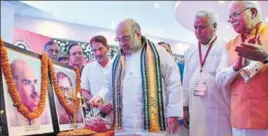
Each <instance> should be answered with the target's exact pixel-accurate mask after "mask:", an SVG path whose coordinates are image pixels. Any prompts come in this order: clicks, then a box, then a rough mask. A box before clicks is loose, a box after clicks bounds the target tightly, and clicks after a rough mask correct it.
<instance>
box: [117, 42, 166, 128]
mask: <svg viewBox="0 0 268 136" xmlns="http://www.w3.org/2000/svg"><path fill="white" fill-rule="evenodd" d="M142 43H143V47H142V51H141V57H140V59H141V65H140V66H141V67H140V68H141V77H142V90H143V102H144V103H143V111H144V129H148V130H149V131H150V132H159V131H164V130H166V124H165V114H164V104H163V93H162V91H163V90H162V77H161V69H160V57H159V54H158V51H157V50H156V47H155V45H154V44H153V43H152V42H151V41H149V40H147V39H146V38H145V37H142ZM112 69H113V70H112V78H113V83H112V85H113V106H114V122H113V124H114V127H115V129H120V128H121V126H122V110H123V105H122V97H123V96H122V93H123V92H122V86H123V85H122V84H123V79H124V69H125V57H124V53H122V52H120V53H118V54H117V55H116V57H115V60H114V63H113V68H112Z"/></svg>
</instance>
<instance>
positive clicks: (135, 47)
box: [123, 40, 142, 54]
mask: <svg viewBox="0 0 268 136" xmlns="http://www.w3.org/2000/svg"><path fill="white" fill-rule="evenodd" d="M141 47H142V45H141V44H139V42H138V40H133V44H132V47H130V48H129V49H128V50H123V52H124V53H126V54H132V53H135V52H137V51H138V50H139V49H140V48H141Z"/></svg>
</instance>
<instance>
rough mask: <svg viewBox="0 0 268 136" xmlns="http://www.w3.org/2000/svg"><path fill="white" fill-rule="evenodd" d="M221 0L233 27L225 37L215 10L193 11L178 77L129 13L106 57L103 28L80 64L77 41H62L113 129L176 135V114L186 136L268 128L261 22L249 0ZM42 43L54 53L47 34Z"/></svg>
mask: <svg viewBox="0 0 268 136" xmlns="http://www.w3.org/2000/svg"><path fill="white" fill-rule="evenodd" d="M229 7H230V8H229V22H230V23H231V25H232V26H233V28H234V30H235V31H236V32H237V33H238V35H237V36H236V37H235V38H234V39H233V40H231V41H229V42H228V43H227V44H226V45H225V44H224V42H222V40H221V37H218V36H217V35H216V30H217V25H218V23H217V21H216V17H215V13H214V12H212V11H208V10H200V11H198V12H197V13H196V15H195V20H194V28H195V35H196V37H197V39H198V44H197V46H192V47H190V48H189V49H188V50H187V51H186V52H185V55H184V57H185V68H184V72H183V73H184V74H183V85H182V83H181V77H182V75H181V74H180V71H179V68H178V66H177V64H176V62H175V60H174V58H173V57H172V55H171V50H170V47H168V45H166V44H165V45H163V43H159V45H161V46H159V45H155V44H154V43H152V42H151V41H150V40H149V39H147V38H146V37H144V36H143V35H142V33H141V28H140V26H139V24H138V23H137V22H136V21H134V20H133V19H129V18H128V19H125V20H123V21H121V22H120V23H119V24H118V26H117V28H116V38H115V40H116V41H117V42H118V44H119V46H120V51H119V52H118V54H117V55H115V57H114V58H113V59H112V60H111V59H110V58H109V57H108V52H109V45H108V43H107V40H106V38H105V37H104V36H100V35H98V36H94V37H93V38H92V39H91V40H90V46H91V48H92V52H93V55H94V56H95V59H96V61H92V62H90V63H88V64H86V65H85V66H83V65H82V62H83V61H82V60H83V59H84V56H83V50H82V48H81V47H80V46H79V45H78V44H72V45H71V46H69V48H68V53H67V54H68V56H69V61H70V65H72V66H77V67H79V68H80V69H81V71H82V75H81V88H82V90H83V91H84V92H88V93H89V94H90V95H89V97H88V102H87V104H88V106H89V107H90V109H91V110H92V111H99V113H100V115H104V117H105V118H106V119H107V120H106V121H107V129H109V128H114V129H115V135H116V136H148V135H150V136H156V135H159V136H163V135H176V136H177V135H179V131H178V130H179V129H178V128H179V125H178V120H179V119H183V120H184V121H183V123H184V126H185V127H186V128H188V129H189V134H190V136H268V84H267V80H268V26H267V25H266V24H264V23H263V22H262V18H261V10H260V5H259V3H258V2H257V1H254V2H252V1H233V2H231V3H230V6H229ZM166 46H167V48H165V47H166ZM163 47H164V48H163ZM44 49H45V51H46V52H47V54H48V55H49V56H50V58H52V59H53V60H57V59H58V47H57V45H56V44H55V43H54V42H49V43H48V44H46V45H45V48H44ZM92 116H95V115H94V113H93V114H92V115H89V118H90V117H92ZM181 136H183V135H181Z"/></svg>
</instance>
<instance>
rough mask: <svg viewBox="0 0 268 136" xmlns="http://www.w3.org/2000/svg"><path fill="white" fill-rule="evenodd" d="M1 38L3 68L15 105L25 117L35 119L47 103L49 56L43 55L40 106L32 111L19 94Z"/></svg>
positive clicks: (0, 49) (0, 48) (0, 47)
mask: <svg viewBox="0 0 268 136" xmlns="http://www.w3.org/2000/svg"><path fill="white" fill-rule="evenodd" d="M0 40H1V44H0V51H1V69H2V70H3V73H4V76H5V80H6V83H7V86H8V92H9V94H10V96H11V99H12V101H13V105H14V106H15V107H16V108H17V110H18V112H20V113H21V114H22V115H23V116H24V117H25V118H27V119H28V120H33V119H35V118H38V117H39V116H40V115H41V114H42V113H43V111H44V108H45V105H46V97H47V86H48V61H47V60H48V57H47V55H46V54H44V53H43V54H42V55H41V63H42V66H41V79H42V82H41V95H40V101H39V103H38V107H37V109H36V110H35V111H33V112H30V111H29V109H28V108H27V107H26V106H25V105H23V103H22V102H21V99H20V96H19V94H18V91H17V88H16V84H15V82H14V80H13V76H12V73H11V68H10V64H9V61H8V53H7V49H6V47H5V45H4V42H3V41H2V39H0Z"/></svg>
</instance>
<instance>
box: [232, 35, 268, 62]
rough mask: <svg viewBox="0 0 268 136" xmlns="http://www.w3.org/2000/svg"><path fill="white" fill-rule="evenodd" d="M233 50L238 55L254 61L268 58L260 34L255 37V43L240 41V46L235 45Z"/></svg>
mask: <svg viewBox="0 0 268 136" xmlns="http://www.w3.org/2000/svg"><path fill="white" fill-rule="evenodd" d="M235 51H236V52H237V53H238V55H239V56H241V57H244V58H246V59H250V60H254V61H261V62H263V61H265V60H266V59H267V58H268V52H267V51H266V50H265V48H264V46H263V44H262V42H261V40H260V36H258V38H257V44H252V43H242V44H241V46H237V47H236V48H235Z"/></svg>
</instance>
